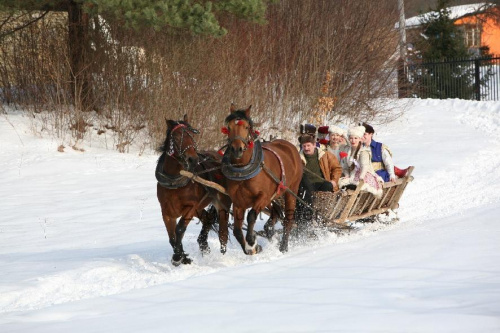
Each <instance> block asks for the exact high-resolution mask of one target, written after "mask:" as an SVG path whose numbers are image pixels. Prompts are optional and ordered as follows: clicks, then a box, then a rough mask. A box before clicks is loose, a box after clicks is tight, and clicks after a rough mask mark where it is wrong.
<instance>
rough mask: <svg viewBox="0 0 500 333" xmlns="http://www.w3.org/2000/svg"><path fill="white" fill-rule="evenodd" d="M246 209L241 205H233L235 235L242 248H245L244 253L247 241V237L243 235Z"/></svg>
mask: <svg viewBox="0 0 500 333" xmlns="http://www.w3.org/2000/svg"><path fill="white" fill-rule="evenodd" d="M244 213H245V210H244V209H242V208H239V207H236V206H234V205H233V215H234V216H233V217H234V229H233V235H234V237H235V238H236V240H237V241H238V243H240V245H241V248H242V249H243V252H244V253H247V252H246V249H245V248H246V242H245V238H244V237H243V229H242V228H243V217H244Z"/></svg>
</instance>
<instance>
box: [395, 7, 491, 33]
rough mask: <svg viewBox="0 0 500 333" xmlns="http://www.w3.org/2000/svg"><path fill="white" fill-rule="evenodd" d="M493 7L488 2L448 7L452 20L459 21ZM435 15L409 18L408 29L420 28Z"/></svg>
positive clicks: (429, 13) (406, 22)
mask: <svg viewBox="0 0 500 333" xmlns="http://www.w3.org/2000/svg"><path fill="white" fill-rule="evenodd" d="M491 7H495V5H494V4H491V3H487V2H480V3H474V4H469V5H461V6H453V7H448V10H449V11H450V18H451V19H452V20H457V19H459V18H461V17H464V16H468V15H471V14H475V13H480V12H483V11H485V10H486V9H489V8H491ZM434 14H437V12H435V11H433V12H428V13H424V14H420V15H417V16H413V17H410V18H408V19H406V20H405V24H406V28H415V27H418V26H420V25H421V24H422V22H426V21H427V20H428V19H429V18H430V17H431V16H432V15H434ZM395 28H396V29H397V28H399V22H398V23H396V25H395Z"/></svg>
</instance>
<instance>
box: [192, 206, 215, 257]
mask: <svg viewBox="0 0 500 333" xmlns="http://www.w3.org/2000/svg"><path fill="white" fill-rule="evenodd" d="M213 210H215V207H213V208H211V209H210V211H208V212H207V211H206V210H204V209H202V210H201V214H200V216H199V219H200V221H201V231H200V235H199V236H198V239H197V241H198V246H199V247H200V251H201V254H202V255H203V254H208V253H210V246H208V233H209V232H210V229H211V228H212V224H213V223H214V219H215V218H216V216H214V214H217V212H214V211H213Z"/></svg>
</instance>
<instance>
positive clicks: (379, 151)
mask: <svg viewBox="0 0 500 333" xmlns="http://www.w3.org/2000/svg"><path fill="white" fill-rule="evenodd" d="M363 127H364V128H365V134H364V135H363V142H364V144H365V145H366V146H368V147H370V150H371V153H372V157H371V159H372V165H373V169H374V170H375V172H376V173H377V174H378V175H379V176H380V177H381V178H382V179H383V180H384V182H393V181H395V180H396V177H399V178H402V177H404V176H405V175H406V172H407V169H399V168H398V167H396V166H395V165H394V162H393V160H392V153H391V151H390V150H389V148H388V147H387V146H386V145H385V144H383V143H381V142H377V141H375V140H373V135H374V134H375V129H374V128H373V126H371V125H368V124H366V123H363Z"/></svg>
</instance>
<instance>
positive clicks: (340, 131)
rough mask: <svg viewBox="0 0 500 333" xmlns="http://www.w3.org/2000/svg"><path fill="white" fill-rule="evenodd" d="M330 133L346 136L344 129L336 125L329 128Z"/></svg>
mask: <svg viewBox="0 0 500 333" xmlns="http://www.w3.org/2000/svg"><path fill="white" fill-rule="evenodd" d="M328 132H329V133H332V134H338V135H344V134H345V131H344V129H343V128H340V127H338V126H335V125H330V126H329V127H328Z"/></svg>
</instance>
